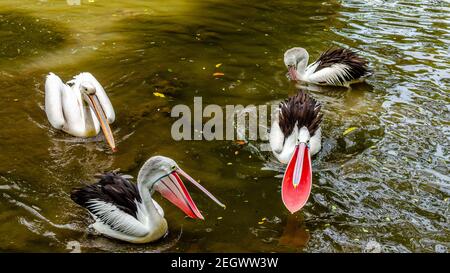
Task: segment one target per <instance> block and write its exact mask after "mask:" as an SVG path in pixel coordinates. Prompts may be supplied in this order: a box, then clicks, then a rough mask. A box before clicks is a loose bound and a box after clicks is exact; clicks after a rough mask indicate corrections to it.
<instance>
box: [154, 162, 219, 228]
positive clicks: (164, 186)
mask: <svg viewBox="0 0 450 273" xmlns="http://www.w3.org/2000/svg"><path fill="white" fill-rule="evenodd" d="M179 174H180V175H182V176H183V177H185V178H186V179H187V180H188V181H189V182H191V183H192V184H194V185H195V186H196V187H197V188H199V189H200V190H201V191H202V192H203V193H205V194H206V195H207V196H208V197H209V198H211V199H212V200H213V201H214V202H216V203H217V204H218V205H219V206H221V207H225V205H224V204H222V203H221V202H220V201H219V200H217V198H215V197H214V196H213V195H212V194H211V193H210V192H209V191H208V190H206V189H205V188H204V187H203V186H202V185H200V184H199V183H198V182H197V181H195V180H194V179H193V178H192V177H190V176H189V175H188V174H187V173H185V172H184V171H183V170H181V169H180V168H178V169H177V170H175V171H173V172H171V173H170V174H169V175H168V176H166V177H164V178H162V179H161V180H160V181H158V182H157V183H156V184H155V185H154V186H153V187H154V189H155V190H156V191H158V192H159V193H161V195H162V196H163V197H164V198H166V199H167V200H169V201H170V202H171V203H172V204H174V205H175V206H177V207H178V208H180V209H181V210H182V211H183V212H184V213H186V215H187V216H189V217H190V218H193V219H202V220H204V219H205V218H204V217H203V215H202V214H201V213H200V211H199V210H198V208H197V205H195V203H194V200H192V198H191V196H190V195H189V192H188V191H187V189H186V187H185V186H184V183H183V181H182V180H181V178H180V176H179Z"/></svg>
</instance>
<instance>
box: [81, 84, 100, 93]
mask: <svg viewBox="0 0 450 273" xmlns="http://www.w3.org/2000/svg"><path fill="white" fill-rule="evenodd" d="M96 91H97V90H96V89H95V86H94V85H93V84H92V83H90V82H82V83H81V84H80V92H81V93H83V94H86V95H95V92H96Z"/></svg>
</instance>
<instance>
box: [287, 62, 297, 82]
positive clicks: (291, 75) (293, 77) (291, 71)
mask: <svg viewBox="0 0 450 273" xmlns="http://www.w3.org/2000/svg"><path fill="white" fill-rule="evenodd" d="M288 73H289V78H290V79H291V81H297V80H298V78H297V69H296V68H295V66H293V65H289V66H288Z"/></svg>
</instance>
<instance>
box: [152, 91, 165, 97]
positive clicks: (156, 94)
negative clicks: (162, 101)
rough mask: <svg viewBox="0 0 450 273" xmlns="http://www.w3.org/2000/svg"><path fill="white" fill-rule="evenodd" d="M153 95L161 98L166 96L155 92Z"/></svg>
mask: <svg viewBox="0 0 450 273" xmlns="http://www.w3.org/2000/svg"><path fill="white" fill-rule="evenodd" d="M153 95H154V96H156V97H160V98H165V97H166V96H165V95H164V94H163V93H159V92H153Z"/></svg>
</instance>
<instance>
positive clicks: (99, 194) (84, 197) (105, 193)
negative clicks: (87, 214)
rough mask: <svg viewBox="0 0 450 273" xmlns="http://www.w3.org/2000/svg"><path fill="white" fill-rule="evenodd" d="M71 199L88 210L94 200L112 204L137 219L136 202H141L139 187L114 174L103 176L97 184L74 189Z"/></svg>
mask: <svg viewBox="0 0 450 273" xmlns="http://www.w3.org/2000/svg"><path fill="white" fill-rule="evenodd" d="M70 197H71V198H72V200H73V201H74V202H75V203H77V204H79V205H80V206H83V207H85V208H87V209H89V201H92V200H100V201H103V202H107V203H111V204H113V205H115V206H116V207H117V208H119V209H120V210H122V211H123V212H125V213H128V214H130V215H132V216H133V217H135V218H136V217H137V216H136V213H137V206H136V203H135V200H137V201H138V202H141V197H140V195H139V191H138V188H137V186H136V185H135V184H133V183H131V182H129V181H128V180H127V179H125V178H124V177H122V176H121V175H120V174H117V173H114V172H109V173H105V174H103V175H101V176H100V180H99V181H98V182H97V183H95V184H92V185H88V186H85V187H83V188H75V189H73V191H72V193H71V195H70Z"/></svg>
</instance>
